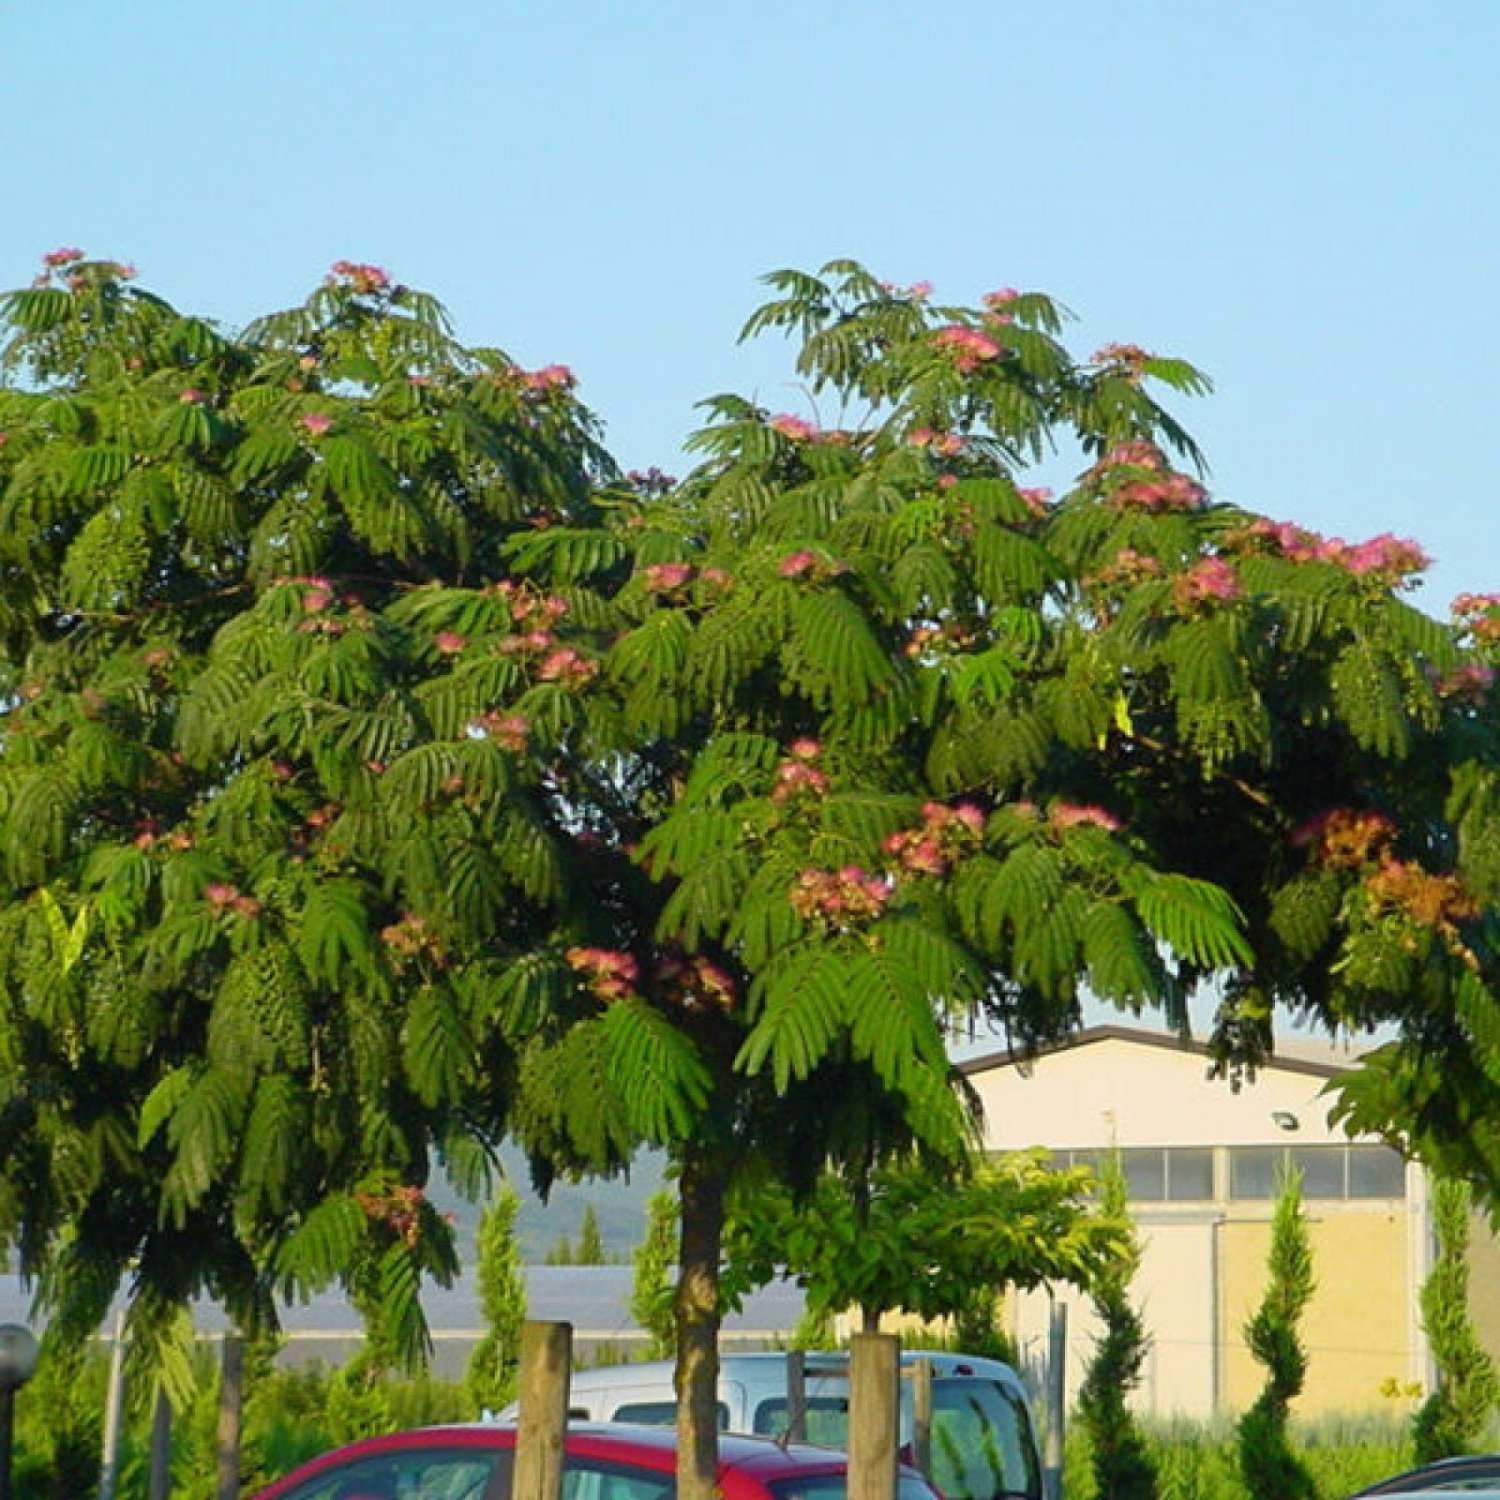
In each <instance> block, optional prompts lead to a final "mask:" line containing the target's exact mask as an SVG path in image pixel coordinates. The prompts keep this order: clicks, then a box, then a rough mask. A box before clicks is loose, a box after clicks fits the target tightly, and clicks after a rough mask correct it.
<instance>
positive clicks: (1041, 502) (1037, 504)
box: [1016, 485, 1052, 516]
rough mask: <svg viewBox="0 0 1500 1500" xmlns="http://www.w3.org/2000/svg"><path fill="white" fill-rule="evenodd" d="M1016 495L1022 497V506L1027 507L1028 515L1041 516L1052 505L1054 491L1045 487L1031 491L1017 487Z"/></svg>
mask: <svg viewBox="0 0 1500 1500" xmlns="http://www.w3.org/2000/svg"><path fill="white" fill-rule="evenodd" d="M1016 493H1017V494H1018V495H1019V496H1020V497H1021V504H1022V505H1024V506H1025V507H1026V511H1027V514H1028V515H1033V516H1040V515H1042V514H1043V513H1044V512H1045V511H1046V509H1047V507H1048V506H1049V505H1050V504H1051V503H1052V491H1051V490H1049V489H1048V488H1047V487H1046V486H1045V485H1039V486H1036V487H1033V488H1031V489H1023V488H1022V487H1021V486H1020V485H1017V486H1016Z"/></svg>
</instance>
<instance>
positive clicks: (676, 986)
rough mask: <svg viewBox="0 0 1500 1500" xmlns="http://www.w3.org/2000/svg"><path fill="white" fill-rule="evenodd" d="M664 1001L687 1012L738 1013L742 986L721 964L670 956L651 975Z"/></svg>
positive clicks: (657, 965)
mask: <svg viewBox="0 0 1500 1500" xmlns="http://www.w3.org/2000/svg"><path fill="white" fill-rule="evenodd" d="M651 977H652V979H653V981H654V982H655V984H656V986H657V989H658V991H659V993H660V994H661V997H662V999H664V1000H667V1001H670V1002H671V1003H673V1004H675V1005H679V1006H681V1007H682V1009H684V1010H703V1009H706V1008H707V1007H708V1006H713V1007H715V1008H716V1009H718V1010H723V1011H728V1010H733V1009H734V1002H735V1000H736V998H737V997H738V994H739V986H738V985H737V984H736V983H735V982H734V978H733V976H732V975H731V974H729V973H727V972H726V971H725V970H724V969H721V968H720V967H719V965H718V964H716V963H713V962H711V961H710V960H709V959H706V958H702V957H697V956H695V957H692V958H686V957H682V956H679V955H676V954H668V955H666V956H664V957H663V958H661V959H659V960H658V961H657V963H656V965H655V967H654V968H653V969H652V971H651Z"/></svg>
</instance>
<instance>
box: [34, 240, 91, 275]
mask: <svg viewBox="0 0 1500 1500" xmlns="http://www.w3.org/2000/svg"><path fill="white" fill-rule="evenodd" d="M82 259H83V251H82V250H80V249H79V248H78V247H77V246H76V245H60V246H58V248H57V249H56V250H49V251H48V252H47V253H46V254H45V255H44V256H43V257H42V264H43V265H44V266H46V268H47V269H48V270H49V271H55V270H57V269H58V268H59V267H61V266H71V265H74V264H76V263H77V262H78V261H80V260H82Z"/></svg>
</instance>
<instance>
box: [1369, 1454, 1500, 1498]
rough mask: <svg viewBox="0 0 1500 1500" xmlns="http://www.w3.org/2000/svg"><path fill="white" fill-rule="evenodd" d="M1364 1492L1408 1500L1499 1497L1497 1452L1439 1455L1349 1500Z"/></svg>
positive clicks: (1499, 1483) (1499, 1481)
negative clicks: (1422, 1496)
mask: <svg viewBox="0 0 1500 1500" xmlns="http://www.w3.org/2000/svg"><path fill="white" fill-rule="evenodd" d="M1367 1495H1404V1496H1406V1497H1407V1500H1412V1497H1414V1496H1418V1495H1468V1496H1470V1497H1471V1500H1485V1497H1486V1496H1488V1497H1490V1500H1500V1453H1475V1454H1468V1455H1466V1456H1464V1457H1462V1458H1440V1459H1437V1460H1436V1461H1435V1462H1433V1463H1430V1464H1422V1465H1420V1466H1419V1467H1418V1468H1415V1469H1408V1470H1407V1471H1406V1473H1404V1474H1397V1475H1395V1476H1394V1477H1393V1478H1391V1479H1382V1480H1381V1481H1380V1483H1379V1484H1372V1485H1370V1486H1369V1487H1368V1488H1367V1489H1363V1490H1360V1492H1359V1493H1358V1494H1357V1495H1351V1496H1350V1500H1364V1497H1365V1496H1367Z"/></svg>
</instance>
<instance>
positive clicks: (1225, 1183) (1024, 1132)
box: [964, 1026, 1492, 1417]
mask: <svg viewBox="0 0 1500 1500" xmlns="http://www.w3.org/2000/svg"><path fill="white" fill-rule="evenodd" d="M1353 1060H1354V1059H1353V1055H1352V1054H1351V1053H1349V1052H1347V1051H1343V1052H1340V1051H1337V1050H1336V1049H1334V1048H1332V1047H1330V1046H1329V1045H1327V1044H1321V1045H1320V1044H1318V1043H1315V1042H1308V1043H1304V1044H1298V1043H1296V1042H1291V1043H1288V1044H1286V1046H1285V1048H1284V1050H1283V1051H1282V1052H1281V1053H1280V1054H1279V1055H1278V1056H1277V1057H1276V1058H1275V1059H1273V1060H1272V1061H1271V1062H1270V1063H1268V1064H1267V1065H1266V1066H1265V1067H1264V1068H1263V1069H1261V1070H1260V1071H1259V1072H1258V1074H1257V1076H1256V1079H1255V1082H1254V1083H1247V1084H1246V1085H1244V1086H1243V1087H1242V1088H1240V1089H1238V1090H1235V1089H1232V1088H1231V1087H1230V1086H1229V1085H1228V1084H1227V1083H1226V1082H1224V1081H1222V1080H1217V1079H1211V1078H1210V1077H1209V1076H1208V1057H1207V1053H1206V1049H1205V1048H1203V1047H1202V1046H1201V1045H1197V1044H1194V1043H1189V1042H1183V1041H1181V1040H1179V1039H1178V1038H1177V1037H1175V1036H1170V1035H1166V1034H1164V1033H1161V1032H1153V1031H1146V1030H1139V1029H1134V1028H1129V1027H1123V1026H1101V1027H1095V1028H1092V1029H1089V1030H1085V1031H1083V1032H1081V1033H1079V1035H1078V1036H1077V1037H1076V1038H1074V1039H1073V1040H1071V1041H1069V1042H1067V1043H1065V1044H1063V1045H1061V1046H1058V1047H1056V1048H1052V1049H1050V1050H1047V1051H1045V1052H1044V1053H1042V1054H1041V1055H1040V1056H1038V1057H1036V1058H1034V1059H1032V1060H1031V1061H1030V1062H1022V1061H1017V1060H1016V1059H1014V1058H1013V1057H1012V1056H1011V1055H1010V1054H1008V1053H1003V1054H995V1055H991V1056H987V1057H980V1058H976V1059H974V1060H973V1061H971V1062H968V1063H966V1064H965V1065H964V1071H965V1072H966V1073H967V1074H968V1077H969V1082H970V1083H971V1084H972V1085H973V1086H974V1088H975V1089H976V1090H977V1092H978V1095H979V1097H980V1099H981V1101H982V1102H983V1105H984V1112H985V1121H986V1126H985V1131H986V1144H987V1145H988V1147H989V1148H990V1149H991V1150H994V1151H1009V1150H1016V1149H1021V1148H1024V1147H1031V1146H1045V1147H1047V1148H1048V1149H1049V1150H1051V1151H1052V1152H1053V1153H1054V1154H1055V1156H1056V1157H1057V1158H1058V1159H1059V1160H1060V1161H1062V1162H1082V1163H1089V1164H1094V1163H1097V1161H1098V1160H1099V1157H1100V1155H1101V1154H1102V1153H1103V1152H1105V1151H1107V1150H1109V1149H1111V1148H1116V1149H1118V1150H1119V1151H1120V1153H1121V1159H1122V1163H1123V1166H1124V1169H1125V1173H1126V1177H1127V1180H1128V1182H1129V1186H1130V1197H1131V1211H1132V1214H1133V1216H1134V1217H1135V1220H1136V1222H1137V1224H1138V1225H1139V1228H1140V1233H1141V1240H1142V1246H1143V1256H1142V1264H1141V1269H1140V1273H1139V1275H1138V1277H1137V1279H1136V1281H1135V1284H1134V1292H1135V1298H1136V1302H1137V1305H1138V1306H1139V1307H1140V1308H1141V1311H1142V1313H1143V1316H1144V1318H1145V1322H1146V1325H1147V1328H1148V1329H1149V1331H1150V1335H1151V1339H1152V1348H1151V1353H1150V1356H1149V1358H1148V1360H1147V1364H1146V1368H1145V1371H1144V1378H1143V1382H1142V1388H1141V1390H1140V1393H1139V1405H1140V1407H1141V1409H1142V1410H1143V1411H1146V1412H1149V1413H1151V1414H1153V1415H1157V1416H1171V1415H1174V1414H1180V1415H1184V1416H1195V1417H1202V1416H1207V1415H1210V1414H1214V1413H1233V1412H1237V1411H1239V1410H1242V1409H1243V1408H1244V1407H1245V1406H1246V1405H1247V1404H1248V1403H1249V1402H1250V1401H1251V1400H1253V1399H1254V1397H1255V1395H1256V1393H1257V1392H1258V1391H1259V1389H1260V1386H1261V1383H1262V1380H1263V1378H1264V1372H1263V1371H1262V1369H1261V1367H1260V1366H1259V1365H1257V1364H1256V1363H1255V1362H1254V1360H1253V1359H1252V1358H1251V1357H1250V1354H1249V1352H1248V1351H1247V1349H1246V1347H1245V1342H1244V1337H1243V1332H1242V1330H1243V1328H1244V1325H1245V1322H1246V1320H1247V1318H1248V1317H1249V1316H1250V1314H1251V1313H1252V1312H1253V1310H1254V1309H1255V1307H1256V1306H1257V1305H1258V1303H1259V1301H1260V1298H1261V1295H1262V1293H1263V1291H1264V1287H1265V1279H1266V1252H1267V1248H1268V1245H1269V1240H1270V1220H1271V1214H1272V1210H1273V1207H1274V1203H1275V1194H1276V1187H1277V1181H1278V1167H1279V1165H1280V1163H1282V1162H1283V1161H1287V1160H1290V1161H1291V1162H1292V1163H1293V1164H1294V1165H1295V1166H1297V1167H1298V1168H1299V1169H1300V1170H1301V1172H1302V1174H1303V1194H1304V1200H1305V1208H1306V1211H1307V1216H1308V1221H1309V1231H1310V1238H1311V1241H1312V1251H1313V1263H1314V1275H1315V1277H1316V1280H1317V1290H1316V1291H1315V1293H1314V1295H1313V1299H1312V1302H1311V1304H1310V1306H1309V1308H1308V1311H1307V1314H1306V1316H1305V1317H1304V1319H1303V1322H1302V1336H1303V1342H1304V1346H1305V1347H1306V1349H1307V1351H1308V1356H1309V1358H1308V1375H1307V1384H1306V1388H1305V1391H1304V1394H1303V1396H1302V1398H1301V1399H1300V1400H1299V1402H1298V1409H1299V1411H1301V1412H1303V1413H1305V1414H1308V1415H1313V1414H1316V1413H1319V1412H1334V1411H1341V1412H1349V1411H1360V1410H1369V1409H1371V1408H1378V1407H1384V1408H1386V1409H1389V1408H1390V1402H1391V1396H1390V1395H1389V1394H1387V1393H1383V1391H1382V1388H1383V1387H1389V1385H1390V1383H1391V1382H1392V1381H1395V1382H1399V1383H1401V1384H1403V1385H1406V1386H1408V1387H1409V1386H1410V1385H1411V1384H1412V1383H1414V1382H1424V1383H1425V1381H1426V1379H1427V1377H1428V1351H1427V1343H1426V1339H1425V1336H1424V1334H1423V1332H1422V1328H1421V1322H1420V1315H1419V1312H1418V1307H1417V1293H1418V1289H1419V1287H1420V1286H1421V1283H1422V1281H1423V1279H1424V1278H1425V1277H1426V1275H1427V1272H1428V1269H1429V1267H1430V1256H1431V1247H1430V1240H1431V1232H1430V1224H1429V1214H1428V1203H1427V1190H1426V1178H1425V1174H1424V1173H1423V1172H1422V1171H1421V1170H1420V1169H1419V1168H1417V1167H1415V1166H1409V1165H1407V1164H1406V1163H1405V1162H1403V1160H1402V1159H1401V1157H1400V1156H1399V1155H1398V1154H1397V1153H1396V1152H1394V1151H1392V1150H1390V1149H1389V1148H1387V1147H1385V1146H1383V1145H1381V1144H1380V1143H1379V1142H1377V1141H1373V1140H1367V1139H1354V1140H1351V1139H1349V1138H1348V1137H1347V1136H1345V1135H1344V1134H1343V1133H1342V1131H1340V1130H1337V1129H1335V1128H1333V1127H1331V1126H1330V1125H1329V1122H1328V1111H1329V1106H1330V1099H1329V1097H1328V1095H1327V1094H1326V1093H1325V1088H1326V1086H1327V1084H1328V1082H1329V1080H1330V1079H1332V1078H1333V1077H1335V1076H1336V1075H1337V1074H1338V1073H1339V1072H1340V1071H1341V1070H1342V1069H1344V1068H1347V1067H1349V1066H1351V1065H1352V1062H1353ZM1489 1253H1491V1254H1492V1252H1489ZM1482 1259H1483V1256H1477V1257H1476V1262H1478V1261H1480V1260H1482ZM1476 1269H1478V1265H1477V1264H1476ZM1476 1280H1482V1281H1483V1284H1485V1285H1488V1278H1478V1277H1477V1278H1476ZM1059 1296H1060V1297H1061V1298H1062V1299H1063V1300H1064V1301H1066V1302H1067V1304H1068V1349H1067V1368H1068V1374H1069V1395H1070V1399H1071V1396H1072V1394H1073V1393H1074V1392H1076V1388H1077V1382H1078V1379H1079V1377H1080V1375H1081V1373H1082V1371H1083V1369H1084V1367H1085V1365H1086V1364H1087V1361H1088V1359H1089V1357H1090V1354H1091V1352H1092V1347H1093V1341H1094V1337H1095V1334H1096V1332H1097V1328H1096V1325H1095V1321H1094V1319H1093V1316H1092V1312H1091V1309H1090V1307H1089V1304H1088V1302H1087V1299H1086V1298H1081V1297H1079V1296H1077V1295H1076V1294H1073V1293H1071V1290H1070V1289H1062V1290H1061V1291H1060V1292H1059ZM1476 1300H1478V1299H1476ZM1014 1319H1015V1332H1016V1334H1017V1337H1018V1339H1019V1340H1020V1343H1021V1347H1022V1350H1023V1353H1025V1354H1026V1355H1027V1356H1028V1358H1032V1357H1034V1358H1036V1359H1037V1360H1040V1359H1041V1357H1042V1355H1043V1352H1044V1350H1045V1347H1046V1340H1047V1333H1048V1328H1049V1324H1050V1321H1051V1303H1050V1301H1049V1296H1048V1294H1047V1293H1046V1292H1033V1293H1026V1294H1023V1295H1021V1296H1020V1297H1019V1298H1017V1299H1016V1302H1015V1306H1014Z"/></svg>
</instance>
